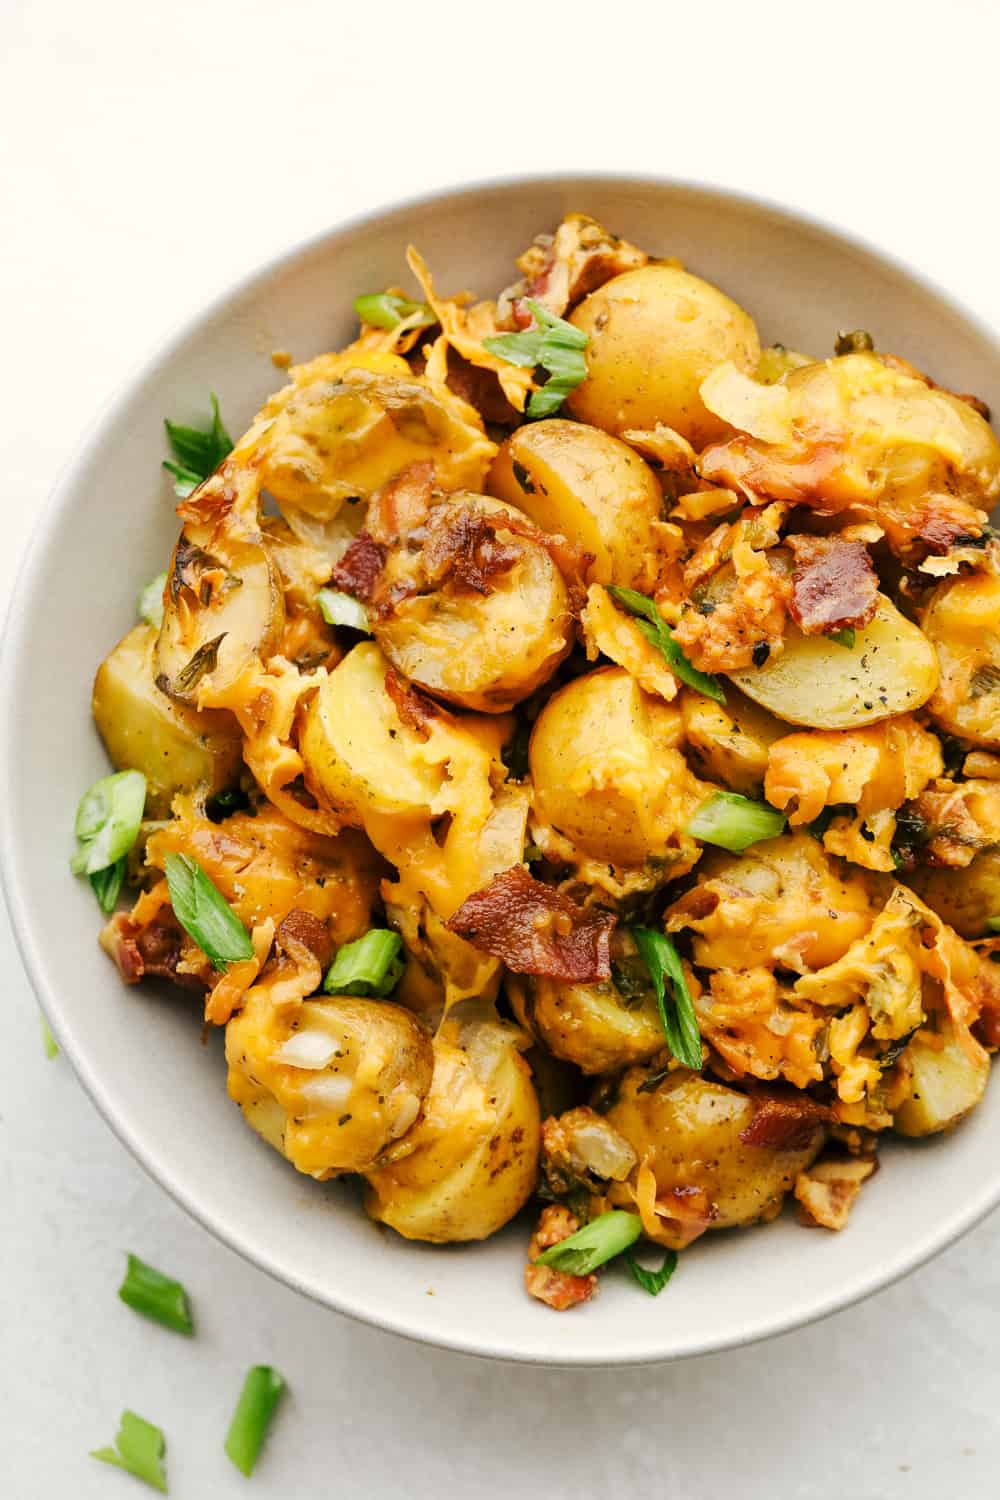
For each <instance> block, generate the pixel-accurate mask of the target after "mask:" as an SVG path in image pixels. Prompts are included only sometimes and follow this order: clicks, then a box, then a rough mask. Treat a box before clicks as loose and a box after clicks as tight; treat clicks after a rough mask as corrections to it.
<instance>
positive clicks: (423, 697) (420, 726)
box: [385, 667, 446, 737]
mask: <svg viewBox="0 0 1000 1500" xmlns="http://www.w3.org/2000/svg"><path fill="white" fill-rule="evenodd" d="M385 690H386V692H387V693H388V694H389V697H390V698H391V699H392V701H393V703H394V704H395V705H396V712H397V714H398V715H399V717H400V720H401V722H402V723H403V724H405V725H406V727H407V729H414V730H416V732H417V733H418V734H422V735H424V736H425V737H426V735H427V726H428V724H429V723H430V722H431V720H432V719H443V718H445V717H446V714H445V711H444V709H443V708H441V707H440V705H439V704H437V703H435V702H434V699H433V698H429V697H428V696H427V694H426V693H422V692H421V691H420V689H419V688H417V687H414V686H413V683H412V682H407V680H406V678H405V677H404V676H403V675H402V673H401V672H397V671H396V668H395V667H390V668H389V670H388V672H386V674H385Z"/></svg>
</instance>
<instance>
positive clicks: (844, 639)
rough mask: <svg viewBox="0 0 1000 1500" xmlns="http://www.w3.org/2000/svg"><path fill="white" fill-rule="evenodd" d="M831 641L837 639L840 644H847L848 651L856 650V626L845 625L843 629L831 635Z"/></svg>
mask: <svg viewBox="0 0 1000 1500" xmlns="http://www.w3.org/2000/svg"><path fill="white" fill-rule="evenodd" d="M830 640H831V641H836V642H837V645H838V646H846V647H847V649H848V651H853V650H854V626H853V625H845V626H844V628H843V630H835V631H833V633H832V634H831V636H830Z"/></svg>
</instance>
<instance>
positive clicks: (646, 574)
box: [487, 417, 663, 591]
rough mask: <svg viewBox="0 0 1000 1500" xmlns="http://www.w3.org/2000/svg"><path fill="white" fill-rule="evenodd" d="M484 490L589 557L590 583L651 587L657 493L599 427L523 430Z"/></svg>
mask: <svg viewBox="0 0 1000 1500" xmlns="http://www.w3.org/2000/svg"><path fill="white" fill-rule="evenodd" d="M487 489H488V490H489V492H490V494H491V495H496V497H497V498H498V499H499V500H506V501H507V502H508V503H509V504H511V505H517V506H519V507H520V508H521V510H523V511H524V513H525V515H527V516H528V517H530V519H531V520H532V521H534V523H535V525H536V526H540V527H541V529H542V530H543V531H553V532H560V533H561V534H562V535H563V536H565V537H568V538H569V540H570V541H571V542H576V543H577V545H578V546H580V547H582V548H583V550H584V551H585V552H590V553H592V554H593V557H594V561H593V562H592V563H591V565H590V568H589V570H588V572H587V582H588V583H616V584H621V585H624V586H625V587H627V588H634V589H640V590H644V591H645V590H649V589H651V588H652V586H653V584H654V583H655V582H656V573H657V567H656V561H657V559H656V550H657V548H656V538H655V533H654V530H653V526H654V523H655V522H657V521H659V519H660V515H661V512H662V509H663V496H662V494H661V491H660V486H659V484H658V483H657V480H656V476H655V474H654V473H653V471H652V469H651V468H650V467H649V465H648V464H647V463H646V462H645V460H644V459H642V458H640V457H639V454H638V453H636V451H635V449H634V448H630V447H629V446H628V444H627V443H623V442H620V441H619V440H618V438H615V437H612V436H611V435H610V434H609V433H607V432H602V431H601V429H600V428H599V427H588V426H587V425H586V424H585V423H583V422H566V421H564V420H562V419H561V418H559V417H553V418H551V419H549V420H548V421H545V422H529V423H526V424H525V426H523V427H519V428H518V429H517V431H516V432H513V433H511V435H510V437H509V438H507V440H506V441H505V442H504V444H503V446H502V448H501V449H500V452H499V453H498V454H497V456H496V458H495V459H494V461H493V467H492V468H491V470H490V475H489V479H488V480H487Z"/></svg>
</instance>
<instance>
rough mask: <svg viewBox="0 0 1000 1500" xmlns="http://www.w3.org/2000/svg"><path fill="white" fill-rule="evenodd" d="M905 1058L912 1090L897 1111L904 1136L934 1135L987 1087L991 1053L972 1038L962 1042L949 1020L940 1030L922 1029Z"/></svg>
mask: <svg viewBox="0 0 1000 1500" xmlns="http://www.w3.org/2000/svg"><path fill="white" fill-rule="evenodd" d="M903 1058H904V1060H905V1065H906V1066H907V1068H908V1070H909V1073H910V1080H911V1091H910V1096H909V1098H908V1099H906V1100H905V1102H904V1103H903V1104H902V1105H901V1106H900V1108H899V1109H897V1111H896V1113H895V1115H894V1116H893V1121H892V1123H893V1128H894V1129H895V1130H898V1131H899V1133H900V1135H935V1134H936V1133H937V1132H938V1131H939V1130H947V1129H948V1128H949V1127H950V1126H952V1125H957V1124H958V1122H959V1121H960V1120H963V1119H964V1118H965V1116H966V1115H967V1114H968V1113H969V1111H970V1110H972V1109H975V1107H976V1105H977V1104H978V1103H979V1101H980V1099H981V1098H982V1097H983V1094H984V1093H985V1091H986V1081H987V1079H988V1078H989V1076H990V1058H989V1053H988V1052H986V1051H985V1049H984V1048H982V1047H980V1046H979V1045H978V1043H977V1042H974V1041H973V1040H972V1038H971V1037H966V1038H965V1039H964V1041H959V1039H958V1037H957V1036H956V1035H955V1032H954V1028H953V1027H952V1025H951V1023H950V1022H948V1021H945V1022H943V1024H942V1027H941V1030H940V1031H939V1032H938V1033H937V1034H936V1035H930V1036H925V1035H924V1034H923V1033H919V1032H918V1034H917V1035H916V1036H915V1037H914V1038H913V1040H912V1042H910V1044H909V1046H908V1047H907V1049H906V1051H905V1052H904V1054H903Z"/></svg>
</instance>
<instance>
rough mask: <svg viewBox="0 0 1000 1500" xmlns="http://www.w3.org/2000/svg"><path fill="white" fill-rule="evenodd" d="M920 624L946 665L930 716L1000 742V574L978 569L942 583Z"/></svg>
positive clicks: (977, 740) (980, 740)
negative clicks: (977, 571)
mask: <svg viewBox="0 0 1000 1500" xmlns="http://www.w3.org/2000/svg"><path fill="white" fill-rule="evenodd" d="M921 625H922V626H923V629H924V633H925V635H926V636H927V638H928V639H929V640H930V642H931V644H932V645H933V647H934V649H935V651H936V652H937V657H938V661H939V663H940V666H941V681H940V683H939V684H938V687H937V690H936V692H935V693H934V696H933V697H932V698H931V700H930V703H929V704H928V708H929V710H930V713H931V717H932V718H933V719H934V720H935V721H936V722H937V723H938V724H940V725H941V728H942V729H945V730H947V731H948V733H949V734H954V735H958V736H960V737H961V738H962V739H966V740H971V741H972V742H973V744H976V745H985V746H994V745H1000V578H997V577H996V576H995V575H994V574H992V573H973V574H971V575H969V576H968V577H963V578H952V579H949V580H948V581H947V582H946V583H942V584H940V585H939V586H938V588H936V589H935V590H934V593H933V594H932V596H931V599H930V603H929V604H928V606H927V609H926V610H925V611H924V613H923V616H922V618H921Z"/></svg>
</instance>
